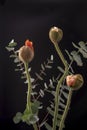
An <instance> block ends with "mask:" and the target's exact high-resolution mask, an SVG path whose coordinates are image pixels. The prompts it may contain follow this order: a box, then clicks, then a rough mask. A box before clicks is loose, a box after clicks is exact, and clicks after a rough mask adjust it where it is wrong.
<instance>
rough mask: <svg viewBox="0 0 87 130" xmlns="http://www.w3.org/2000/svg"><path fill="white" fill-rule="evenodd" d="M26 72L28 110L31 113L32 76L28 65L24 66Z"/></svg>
mask: <svg viewBox="0 0 87 130" xmlns="http://www.w3.org/2000/svg"><path fill="white" fill-rule="evenodd" d="M24 66H25V71H26V77H27V81H28V91H27V108H28V110H29V111H30V112H31V90H32V89H31V81H30V74H29V72H28V63H25V64H24Z"/></svg>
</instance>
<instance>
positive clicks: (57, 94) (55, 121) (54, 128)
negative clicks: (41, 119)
mask: <svg viewBox="0 0 87 130" xmlns="http://www.w3.org/2000/svg"><path fill="white" fill-rule="evenodd" d="M54 45H55V49H56V51H57V53H58V55H59V57H60V59H61V60H62V62H63V64H64V66H65V72H64V74H63V75H62V77H61V78H60V80H59V82H58V84H57V87H56V93H55V110H54V118H53V127H52V130H56V125H57V117H58V106H59V98H58V96H59V91H60V87H61V84H62V82H63V81H64V79H65V77H66V75H67V74H68V64H67V61H66V60H65V58H64V56H63V54H62V52H61V50H60V48H59V46H58V44H57V43H55V44H54Z"/></svg>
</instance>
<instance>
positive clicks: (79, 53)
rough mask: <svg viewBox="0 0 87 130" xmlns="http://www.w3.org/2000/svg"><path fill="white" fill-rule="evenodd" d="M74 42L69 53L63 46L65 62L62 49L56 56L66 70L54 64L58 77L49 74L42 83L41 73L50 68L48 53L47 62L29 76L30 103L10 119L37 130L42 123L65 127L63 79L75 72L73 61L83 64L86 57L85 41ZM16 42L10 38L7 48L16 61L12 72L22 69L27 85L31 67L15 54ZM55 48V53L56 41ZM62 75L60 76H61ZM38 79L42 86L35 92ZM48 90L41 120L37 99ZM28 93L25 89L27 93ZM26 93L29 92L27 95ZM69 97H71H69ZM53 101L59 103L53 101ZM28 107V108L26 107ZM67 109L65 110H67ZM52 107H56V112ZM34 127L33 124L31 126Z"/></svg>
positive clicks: (50, 127)
mask: <svg viewBox="0 0 87 130" xmlns="http://www.w3.org/2000/svg"><path fill="white" fill-rule="evenodd" d="M72 45H73V48H74V49H73V51H71V52H69V51H68V50H66V49H65V52H66V54H67V57H68V62H67V61H66V60H65V59H64V57H63V55H62V53H61V51H60V52H59V56H60V58H61V57H62V58H61V60H62V61H63V64H64V65H65V69H64V68H62V67H61V66H57V70H59V74H58V76H57V77H54V76H53V77H52V78H51V79H49V83H46V82H44V76H47V74H46V71H47V69H49V70H50V69H52V64H53V59H54V56H53V55H51V56H50V58H49V59H47V61H46V62H44V63H43V64H41V69H40V73H37V72H35V76H36V78H33V77H31V76H30V82H31V86H32V91H31V93H30V95H31V99H30V104H29V103H27V104H26V107H25V110H24V112H23V113H21V112H17V113H16V115H15V117H14V118H13V121H14V122H15V123H16V124H17V123H19V122H20V121H22V122H26V123H27V124H28V125H33V128H34V129H35V130H40V129H41V127H42V126H44V125H45V127H46V129H48V130H55V129H56V128H59V130H62V129H63V128H64V127H65V124H64V121H65V118H66V116H67V112H68V110H69V105H70V101H71V100H70V99H71V88H70V87H68V86H67V85H66V82H65V78H66V76H67V75H68V74H74V73H75V72H74V70H73V68H72V64H73V62H76V64H77V66H80V67H81V66H83V58H84V59H86V58H87V43H85V42H83V41H80V42H79V43H77V44H75V43H72ZM16 46H17V43H16V42H14V40H12V41H11V42H10V43H9V44H8V46H7V47H6V49H7V50H8V51H9V52H10V58H13V60H14V63H15V64H16V69H15V71H20V72H21V79H23V80H24V83H25V84H28V85H30V84H29V79H28V78H27V74H26V73H27V71H28V73H29V74H30V73H31V70H32V68H31V67H30V66H27V68H26V69H27V70H26V69H25V66H24V64H23V63H22V62H21V61H20V59H19V57H18V53H19V50H15V47H16ZM54 46H55V49H56V50H57V52H58V49H59V48H58V46H57V44H54ZM61 75H62V76H61ZM39 80H40V81H43V82H44V84H43V85H44V88H43V89H39V92H37V91H36V89H35V88H36V87H37V86H38V85H39ZM45 92H46V93H49V94H50V95H52V97H53V98H52V99H50V100H49V103H50V105H49V106H47V114H46V116H45V117H44V119H43V120H42V122H41V121H40V119H39V111H40V110H43V103H42V102H40V100H39V99H40V98H44V95H45ZM27 93H28V92H27ZM28 96H29V95H28ZM69 96H70V97H69ZM56 102H57V103H58V104H56ZM29 105H30V107H29V108H28V106H29ZM66 108H67V109H66ZM55 110H57V111H56V112H55ZM49 115H50V116H51V119H52V121H53V124H52V125H51V124H49V119H48V117H49ZM35 124H36V125H37V126H34V125H35Z"/></svg>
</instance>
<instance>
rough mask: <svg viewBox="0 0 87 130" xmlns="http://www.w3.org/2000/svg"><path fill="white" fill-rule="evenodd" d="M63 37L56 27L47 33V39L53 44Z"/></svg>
mask: <svg viewBox="0 0 87 130" xmlns="http://www.w3.org/2000/svg"><path fill="white" fill-rule="evenodd" d="M62 37H63V31H62V30H61V29H60V28H58V27H52V28H51V29H50V31H49V38H50V40H51V42H53V43H54V44H55V43H57V42H60V41H61V39H62Z"/></svg>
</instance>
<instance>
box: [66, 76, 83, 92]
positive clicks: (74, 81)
mask: <svg viewBox="0 0 87 130" xmlns="http://www.w3.org/2000/svg"><path fill="white" fill-rule="evenodd" d="M83 83H84V80H83V77H82V75H81V74H75V75H68V76H67V77H66V84H67V86H69V87H71V89H72V90H77V89H79V88H81V87H82V86H83Z"/></svg>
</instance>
